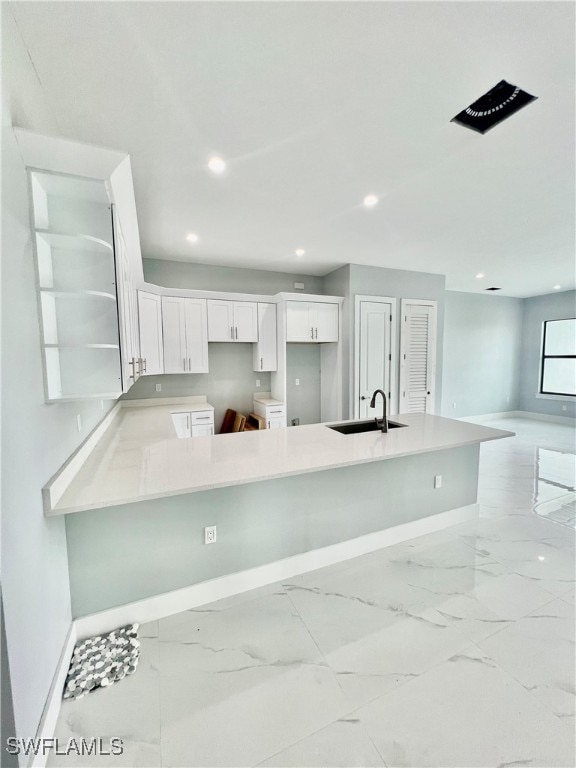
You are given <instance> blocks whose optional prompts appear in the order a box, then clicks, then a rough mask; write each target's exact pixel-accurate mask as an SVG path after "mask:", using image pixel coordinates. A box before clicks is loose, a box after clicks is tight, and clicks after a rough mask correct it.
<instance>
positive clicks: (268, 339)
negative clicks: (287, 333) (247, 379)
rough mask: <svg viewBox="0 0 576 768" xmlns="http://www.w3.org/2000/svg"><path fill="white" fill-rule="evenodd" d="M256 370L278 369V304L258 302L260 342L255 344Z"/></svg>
mask: <svg viewBox="0 0 576 768" xmlns="http://www.w3.org/2000/svg"><path fill="white" fill-rule="evenodd" d="M254 370H255V371H276V370H278V363H277V356H276V304H258V343H257V344H255V345H254Z"/></svg>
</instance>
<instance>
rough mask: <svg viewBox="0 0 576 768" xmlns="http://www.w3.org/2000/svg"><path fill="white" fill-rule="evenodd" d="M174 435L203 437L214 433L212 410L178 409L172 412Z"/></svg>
mask: <svg viewBox="0 0 576 768" xmlns="http://www.w3.org/2000/svg"><path fill="white" fill-rule="evenodd" d="M172 423H173V424H174V429H175V431H176V436H177V437H180V438H183V437H204V436H206V435H213V434H214V411H192V412H190V411H178V412H175V413H172Z"/></svg>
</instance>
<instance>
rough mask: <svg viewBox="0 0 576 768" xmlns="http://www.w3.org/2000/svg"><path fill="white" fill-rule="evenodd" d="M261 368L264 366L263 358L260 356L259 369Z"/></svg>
mask: <svg viewBox="0 0 576 768" xmlns="http://www.w3.org/2000/svg"><path fill="white" fill-rule="evenodd" d="M263 368H264V358H263V357H261V358H260V370H262V369H263Z"/></svg>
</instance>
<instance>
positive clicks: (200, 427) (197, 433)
mask: <svg viewBox="0 0 576 768" xmlns="http://www.w3.org/2000/svg"><path fill="white" fill-rule="evenodd" d="M213 434H214V424H193V425H192V437H205V436H206V435H213Z"/></svg>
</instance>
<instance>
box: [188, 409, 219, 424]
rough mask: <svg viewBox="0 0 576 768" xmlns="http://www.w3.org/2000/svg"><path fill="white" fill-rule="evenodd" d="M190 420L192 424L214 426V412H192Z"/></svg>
mask: <svg viewBox="0 0 576 768" xmlns="http://www.w3.org/2000/svg"><path fill="white" fill-rule="evenodd" d="M190 418H191V421H192V424H198V425H201V424H214V411H193V412H192V413H191V414H190Z"/></svg>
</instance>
